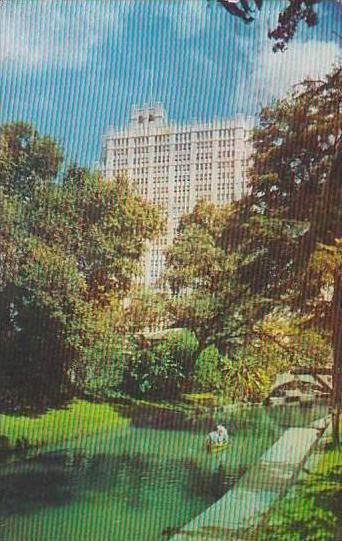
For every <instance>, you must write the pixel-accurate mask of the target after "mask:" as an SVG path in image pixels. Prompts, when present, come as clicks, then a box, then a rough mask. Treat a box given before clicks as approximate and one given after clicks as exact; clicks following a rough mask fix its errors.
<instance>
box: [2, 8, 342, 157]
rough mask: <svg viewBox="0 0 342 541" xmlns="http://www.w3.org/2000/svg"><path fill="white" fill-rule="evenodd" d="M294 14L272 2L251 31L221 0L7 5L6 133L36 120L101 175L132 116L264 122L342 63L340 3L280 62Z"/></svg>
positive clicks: (301, 34)
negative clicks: (306, 81) (279, 26)
mask: <svg viewBox="0 0 342 541" xmlns="http://www.w3.org/2000/svg"><path fill="white" fill-rule="evenodd" d="M286 5H287V0H265V1H264V7H263V9H262V10H261V12H260V13H257V14H256V20H255V22H254V23H253V24H251V25H245V24H244V23H243V22H242V21H241V20H239V19H237V18H235V17H232V16H230V15H229V14H228V13H227V12H226V11H225V10H224V9H223V8H222V7H221V6H220V5H219V4H218V3H217V2H216V1H215V0H209V1H207V0H2V2H1V3H0V123H3V122H8V121H14V120H25V121H28V122H30V123H32V124H33V125H34V126H35V127H36V128H37V129H38V130H39V131H40V132H41V133H43V134H46V135H50V136H52V137H53V138H54V139H55V140H57V142H58V143H59V144H60V145H61V146H62V147H63V148H64V151H65V156H66V161H67V162H71V161H75V162H77V163H79V164H81V165H87V166H90V167H91V166H93V165H94V163H95V162H96V161H97V160H98V159H99V156H100V148H101V136H102V135H103V133H105V132H106V130H107V129H108V127H109V126H112V125H114V126H116V127H120V126H123V125H124V124H125V123H127V121H128V118H129V113H130V109H131V107H132V105H143V104H146V103H150V102H152V103H153V102H158V103H162V104H163V106H164V108H165V110H166V112H167V115H168V117H169V119H170V121H172V122H176V123H183V122H186V123H188V122H192V121H195V120H197V121H203V122H210V121H212V120H214V119H215V118H218V119H219V118H232V117H234V116H235V115H236V114H238V113H243V114H248V115H257V114H258V112H259V111H260V109H261V107H262V106H263V105H265V104H267V103H269V102H271V101H272V100H273V99H274V98H276V97H280V96H282V95H285V94H286V92H287V91H288V90H289V88H290V87H291V85H292V84H294V83H296V82H299V81H300V80H301V79H303V78H304V77H306V76H313V77H317V76H322V75H324V74H325V73H327V72H328V71H329V70H330V69H331V66H332V65H333V64H334V63H336V61H337V60H338V58H341V44H342V40H341V37H338V35H337V34H340V35H341V28H342V2H341V1H339V0H336V1H330V0H324V1H323V2H322V3H321V4H319V5H318V6H317V8H316V9H317V11H318V17H319V23H318V25H317V26H316V27H314V28H311V29H309V28H307V27H306V25H304V24H301V25H300V28H299V31H298V33H297V34H296V37H295V39H294V40H293V41H292V42H291V43H290V45H289V47H288V50H287V51H286V52H284V53H276V54H275V53H273V52H272V43H271V41H270V40H269V39H268V38H267V31H268V29H269V28H273V27H274V26H275V23H276V20H277V14H278V12H279V10H280V9H281V8H284V7H285V6H286Z"/></svg>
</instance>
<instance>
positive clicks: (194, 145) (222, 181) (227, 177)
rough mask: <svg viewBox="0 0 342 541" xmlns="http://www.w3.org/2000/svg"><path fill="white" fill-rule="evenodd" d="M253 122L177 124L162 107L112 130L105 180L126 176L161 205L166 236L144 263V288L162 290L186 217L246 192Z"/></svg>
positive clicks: (135, 113)
mask: <svg viewBox="0 0 342 541" xmlns="http://www.w3.org/2000/svg"><path fill="white" fill-rule="evenodd" d="M252 127H253V124H252V120H251V119H250V118H245V117H242V116H239V117H236V118H235V119H233V120H220V121H217V122H213V123H211V124H198V123H193V124H189V125H182V126H179V125H175V124H171V123H168V122H167V118H166V114H165V112H164V110H163V108H162V107H161V106H159V105H155V106H146V107H141V108H137V107H134V108H133V109H132V112H131V118H130V122H129V124H128V125H127V126H126V127H124V128H122V129H120V130H116V129H115V128H110V129H109V131H108V132H107V134H106V135H104V137H103V141H102V155H101V170H102V173H103V174H104V175H105V177H106V178H113V177H115V175H116V174H118V173H122V172H123V171H125V172H127V174H128V177H129V179H130V180H131V182H132V184H133V185H134V186H135V187H136V189H137V191H138V192H139V193H140V194H141V195H142V196H143V197H146V199H148V200H150V201H153V202H154V203H157V204H159V205H161V206H162V208H163V209H164V213H165V216H166V220H167V233H166V235H165V236H163V237H162V238H159V239H158V240H156V241H154V242H152V243H150V245H149V246H148V248H147V250H146V254H145V259H144V262H143V267H144V277H143V282H144V283H145V284H146V285H151V286H155V287H157V286H158V282H159V279H160V276H161V274H162V271H163V267H164V251H165V247H166V246H168V245H169V244H170V243H171V242H172V239H173V238H174V235H175V234H176V231H177V227H178V224H179V219H180V217H181V216H182V214H184V213H187V212H190V211H191V210H192V209H193V207H194V205H195V203H196V202H197V201H198V200H200V199H206V200H208V201H212V202H214V203H217V204H223V203H227V202H231V201H234V200H237V199H239V198H240V197H241V196H242V195H243V194H244V193H245V192H246V189H247V185H246V181H247V179H246V168H247V162H248V158H249V156H250V154H251V144H250V142H249V141H248V139H249V137H250V132H251V129H252Z"/></svg>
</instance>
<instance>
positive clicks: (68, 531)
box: [0, 406, 326, 541]
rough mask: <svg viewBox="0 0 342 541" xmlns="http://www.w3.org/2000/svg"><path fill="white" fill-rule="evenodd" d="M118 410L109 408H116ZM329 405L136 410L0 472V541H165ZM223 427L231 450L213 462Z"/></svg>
mask: <svg viewBox="0 0 342 541" xmlns="http://www.w3.org/2000/svg"><path fill="white" fill-rule="evenodd" d="M114 407H115V406H114ZM325 414H326V407H325V406H314V407H311V408H300V407H297V406H286V407H275V408H266V407H250V408H244V409H242V410H240V411H234V412H231V413H221V414H206V415H200V416H199V415H198V416H196V417H194V416H190V417H189V416H187V415H186V414H184V413H176V412H170V411H166V410H157V409H155V408H153V409H151V408H147V407H134V408H131V409H126V411H125V415H126V416H127V417H128V419H129V423H128V424H127V426H123V427H122V426H121V427H114V428H113V430H112V431H110V432H108V431H106V432H103V433H100V434H98V435H96V436H92V437H88V438H85V439H84V440H82V441H79V440H75V441H71V442H69V443H68V444H67V446H65V447H63V448H60V449H55V450H53V451H47V452H41V453H40V454H38V455H36V456H33V457H31V458H27V459H25V460H22V461H20V462H16V463H11V464H2V465H1V467H0V539H1V541H162V540H166V539H168V537H170V536H171V535H172V534H173V533H175V531H176V529H177V528H179V527H181V526H182V525H184V524H185V523H187V522H188V521H190V520H191V519H192V518H193V517H194V516H196V515H197V514H199V513H201V512H202V511H204V510H205V509H206V508H207V507H208V506H209V505H211V504H212V503H214V502H215V501H216V500H218V499H219V498H220V497H221V496H223V494H224V493H225V492H226V491H227V490H228V489H229V488H231V487H232V486H233V485H234V483H235V482H236V481H237V479H239V477H240V476H241V475H242V474H243V473H244V472H245V471H246V469H247V468H249V467H250V466H251V465H252V464H253V463H254V462H255V461H257V459H258V458H259V457H260V456H261V454H262V453H263V452H264V451H265V450H266V449H267V448H268V447H270V446H271V445H272V444H273V443H274V442H275V441H276V440H277V439H278V438H279V437H280V436H281V435H282V434H283V432H284V430H285V429H286V428H288V427H290V426H305V425H307V424H308V423H309V421H311V420H313V419H318V418H320V417H322V416H323V415H325ZM216 422H222V423H223V424H225V425H226V426H227V428H228V432H229V434H230V436H231V444H230V446H229V447H228V449H227V450H225V451H221V452H220V453H217V454H213V455H209V454H208V453H207V452H206V449H205V445H204V442H205V435H206V434H207V433H208V431H210V430H212V429H213V428H214V424H215V423H216Z"/></svg>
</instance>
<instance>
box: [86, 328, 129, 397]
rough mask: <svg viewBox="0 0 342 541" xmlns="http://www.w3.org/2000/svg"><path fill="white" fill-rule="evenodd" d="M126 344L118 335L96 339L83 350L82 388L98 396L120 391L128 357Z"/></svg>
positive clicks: (114, 394)
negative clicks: (89, 346)
mask: <svg viewBox="0 0 342 541" xmlns="http://www.w3.org/2000/svg"><path fill="white" fill-rule="evenodd" d="M128 347H129V346H128V345H127V344H125V342H124V341H123V340H122V339H121V338H120V337H113V338H112V339H111V340H107V342H106V341H98V342H96V343H95V344H93V345H92V347H91V348H89V350H88V351H85V352H83V353H84V355H83V359H82V360H83V366H84V368H83V373H82V376H81V387H82V390H83V391H84V392H85V393H86V394H89V395H91V396H95V397H98V398H111V397H113V396H116V395H118V394H120V393H121V391H122V386H123V379H124V373H125V370H126V367H127V363H128V358H129V349H128Z"/></svg>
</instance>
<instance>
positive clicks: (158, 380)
mask: <svg viewBox="0 0 342 541" xmlns="http://www.w3.org/2000/svg"><path fill="white" fill-rule="evenodd" d="M197 349H198V341H197V339H196V337H195V336H194V335H193V333H191V332H189V331H181V332H172V331H170V333H169V335H168V336H167V337H166V338H164V339H162V340H160V341H156V343H150V345H148V346H145V347H143V348H140V349H138V350H137V351H136V353H135V355H134V356H133V358H132V359H131V363H130V364H129V368H128V371H127V374H126V390H128V391H129V392H132V393H134V394H137V395H144V396H151V397H175V396H177V395H178V394H179V392H180V391H181V390H184V389H186V388H187V387H188V386H189V375H190V374H191V372H192V370H193V365H194V362H195V358H196V353H197Z"/></svg>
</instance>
